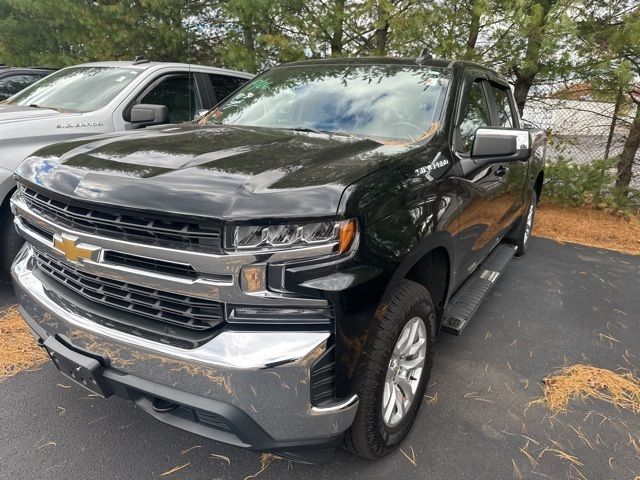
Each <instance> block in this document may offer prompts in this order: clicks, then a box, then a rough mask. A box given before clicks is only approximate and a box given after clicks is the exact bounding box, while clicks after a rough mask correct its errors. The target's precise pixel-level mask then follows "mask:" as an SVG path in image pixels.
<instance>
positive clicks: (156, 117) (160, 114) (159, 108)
mask: <svg viewBox="0 0 640 480" xmlns="http://www.w3.org/2000/svg"><path fill="white" fill-rule="evenodd" d="M131 123H132V125H133V127H134V128H142V127H148V126H150V125H162V124H163V123H169V109H168V108H167V107H166V106H165V105H151V104H145V103H139V104H138V105H134V106H133V108H132V109H131Z"/></svg>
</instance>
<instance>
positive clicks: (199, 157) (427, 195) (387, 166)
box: [17, 59, 544, 397]
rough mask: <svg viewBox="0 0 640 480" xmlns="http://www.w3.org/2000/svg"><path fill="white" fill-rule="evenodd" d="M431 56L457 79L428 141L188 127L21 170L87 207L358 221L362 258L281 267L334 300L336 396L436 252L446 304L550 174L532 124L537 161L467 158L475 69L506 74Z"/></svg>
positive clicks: (48, 158) (69, 149) (295, 287)
mask: <svg viewBox="0 0 640 480" xmlns="http://www.w3.org/2000/svg"><path fill="white" fill-rule="evenodd" d="M347 61H349V60H344V59H343V60H328V61H326V62H327V63H330V62H336V63H344V62H347ZM350 61H358V62H361V63H364V64H367V63H375V64H380V63H384V62H387V61H388V62H390V63H398V62H409V61H408V60H388V59H364V60H350ZM425 65H436V66H439V67H443V66H448V68H450V71H451V81H450V84H449V89H448V94H447V98H446V100H445V105H444V108H443V111H442V114H441V117H440V119H439V121H438V123H437V125H436V128H434V133H433V135H431V136H430V137H428V138H426V139H425V140H423V141H420V142H418V143H413V144H404V145H397V144H394V145H383V144H380V143H377V142H374V141H372V140H364V139H358V138H349V137H339V136H329V135H324V134H314V133H304V132H294V131H286V130H278V129H266V128H253V127H238V126H212V125H207V126H198V125H185V126H180V127H169V128H157V129H147V130H145V131H144V132H140V133H133V134H123V135H108V136H100V137H94V138H84V139H82V140H74V141H70V142H65V143H60V144H57V145H53V146H50V147H47V148H45V149H43V150H40V151H38V152H36V154H34V155H33V156H31V157H30V158H28V159H27V160H26V161H25V162H24V163H23V164H22V165H21V166H20V167H19V168H18V170H17V175H18V176H19V177H21V178H22V181H24V182H26V183H31V184H34V185H37V186H39V187H41V188H44V189H47V190H52V191H54V192H57V193H58V194H61V195H64V196H67V197H74V198H76V199H82V200H84V201H87V202H97V203H101V204H106V205H109V206H110V207H113V206H121V207H126V208H134V209H140V210H150V211H155V212H162V213H164V214H170V215H184V216H195V217H207V218H215V219H219V220H222V221H224V222H227V223H233V222H250V223H251V222H254V223H263V222H269V223H276V222H280V221H282V220H285V221H301V220H303V221H304V220H310V221H314V220H317V219H319V218H327V219H329V218H338V219H347V218H356V219H357V220H358V224H359V231H360V237H359V245H358V248H357V250H356V251H355V252H354V253H353V254H352V255H347V256H345V257H341V258H340V259H335V260H327V259H326V258H325V259H323V260H316V261H305V262H298V263H294V264H286V265H280V266H272V267H270V268H272V269H277V271H278V275H280V274H281V273H282V269H284V270H285V275H284V278H285V284H286V289H287V290H289V291H293V292H296V293H299V294H304V295H308V296H312V297H322V298H326V299H328V300H330V301H331V302H332V303H333V305H334V308H335V318H336V331H335V342H336V357H337V358H336V360H337V396H338V397H344V396H347V395H348V394H351V393H354V392H357V390H358V385H359V373H360V371H361V369H362V365H363V361H365V360H366V352H367V344H368V341H369V334H370V333H371V332H372V331H373V329H375V326H376V322H377V319H378V317H379V316H380V315H381V314H382V313H383V312H384V306H385V305H386V303H387V302H388V301H389V299H390V298H391V296H392V294H393V292H394V290H395V288H396V287H397V285H398V283H399V282H400V281H401V280H402V279H403V278H404V277H405V275H406V274H407V272H409V270H410V269H411V268H412V267H413V266H414V265H415V264H416V263H417V262H418V261H419V260H420V259H422V258H423V257H424V255H425V254H427V253H428V252H430V251H432V250H434V249H436V248H438V249H440V250H442V251H445V252H446V258H447V262H448V270H449V271H448V275H447V278H446V289H445V297H444V298H443V299H434V300H435V301H436V302H438V303H441V305H444V304H445V303H446V300H447V298H448V297H449V296H450V295H451V294H452V293H453V292H454V291H455V289H456V288H457V287H458V286H459V285H460V284H461V283H462V282H463V281H464V280H465V279H466V278H467V277H468V276H469V275H470V273H471V272H472V271H473V268H474V266H475V265H477V264H478V263H479V262H480V261H481V260H482V259H483V258H484V257H485V256H486V255H488V254H489V253H490V251H491V249H492V248H493V247H494V246H495V245H496V243H497V242H498V241H499V240H500V239H501V238H502V237H503V236H504V235H505V234H506V233H507V232H508V231H509V230H510V229H511V228H512V226H513V225H514V224H516V223H517V222H518V221H519V219H520V218H521V217H522V215H523V213H524V209H525V204H526V201H527V196H528V195H530V192H531V191H533V186H534V182H535V181H536V179H537V178H538V175H539V173H540V172H541V171H542V169H543V155H544V138H543V137H544V135H543V134H541V133H540V132H532V137H534V138H533V139H534V149H533V154H532V157H531V158H530V159H528V160H526V161H522V162H509V168H510V173H509V175H507V176H506V177H504V178H498V177H496V170H497V169H498V168H499V167H500V165H501V164H500V163H491V164H484V165H483V164H475V163H474V162H473V160H471V159H469V158H461V157H460V156H459V155H458V154H457V153H456V152H455V151H454V149H453V148H452V130H453V127H454V125H455V124H456V121H457V119H458V117H459V116H460V111H461V105H462V104H463V102H464V95H463V92H464V88H465V85H466V84H467V83H468V82H469V79H470V78H471V79H473V78H475V76H476V75H481V76H482V77H483V78H487V79H491V80H492V81H496V82H500V83H501V84H506V82H504V80H502V79H500V78H499V77H498V76H497V75H496V74H495V73H493V72H491V71H489V70H487V69H485V68H483V67H480V66H478V65H475V64H470V63H465V62H454V63H451V64H449V63H448V62H444V61H441V60H435V61H432V62H426V63H425ZM258 78H259V77H258ZM272 271H274V272H275V271H276V270H272Z"/></svg>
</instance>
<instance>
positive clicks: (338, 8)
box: [329, 0, 345, 57]
mask: <svg viewBox="0 0 640 480" xmlns="http://www.w3.org/2000/svg"><path fill="white" fill-rule="evenodd" d="M344 2H345V0H336V3H335V5H334V6H333V32H332V36H331V40H330V42H329V43H330V45H331V56H332V57H333V56H340V55H342V47H343V45H342V41H343V40H342V39H343V36H344Z"/></svg>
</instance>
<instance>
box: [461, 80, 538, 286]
mask: <svg viewBox="0 0 640 480" xmlns="http://www.w3.org/2000/svg"><path fill="white" fill-rule="evenodd" d="M501 89H505V90H501ZM505 93H506V96H504V95H502V94H505ZM501 95H502V96H501ZM509 95H510V91H509V89H508V86H506V85H498V84H497V83H495V82H492V81H491V80H490V79H489V78H488V77H487V76H486V75H485V74H484V73H482V74H481V73H474V72H471V73H470V75H469V76H468V77H467V78H466V80H465V83H464V87H463V92H462V95H461V98H460V104H459V107H458V114H457V117H456V121H455V124H454V130H453V141H452V148H451V150H452V153H453V156H454V157H455V158H456V159H457V161H458V162H459V167H460V169H459V171H460V172H461V175H460V178H459V183H458V187H459V195H460V213H459V232H458V241H457V252H456V259H457V271H458V272H460V275H458V276H457V277H458V279H459V280H460V282H461V281H462V280H464V279H465V278H466V276H467V275H468V274H470V273H471V272H473V270H474V269H475V268H476V266H477V265H478V264H479V263H480V262H481V261H482V260H483V259H484V258H485V257H486V256H487V255H488V254H489V253H490V252H491V250H492V249H493V247H494V246H495V245H496V244H497V243H498V242H499V241H500V239H501V238H502V236H503V235H504V234H505V233H506V232H507V230H508V229H509V227H510V226H511V224H512V223H513V221H514V220H515V218H516V217H517V215H518V209H519V208H520V207H521V205H522V200H521V197H522V187H523V185H524V173H526V171H525V172H524V173H522V172H521V170H522V168H523V167H524V168H525V169H526V161H525V162H520V164H518V163H519V162H512V161H508V162H507V161H505V162H491V163H484V162H476V161H475V160H474V159H472V158H471V149H472V146H473V142H474V138H475V134H476V131H477V130H478V128H481V127H504V128H514V127H516V128H517V127H518V126H519V125H518V124H517V123H516V122H517V120H518V119H517V116H515V115H513V111H512V106H513V102H512V99H511V98H510V96H509ZM504 99H506V101H507V103H506V104H505V103H504V101H503V100H504ZM505 105H506V106H505ZM519 178H521V180H519Z"/></svg>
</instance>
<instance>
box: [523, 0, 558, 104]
mask: <svg viewBox="0 0 640 480" xmlns="http://www.w3.org/2000/svg"><path fill="white" fill-rule="evenodd" d="M556 1H557V0H538V1H536V2H534V3H533V4H532V5H531V7H533V6H534V5H537V6H539V7H540V8H541V9H542V13H541V15H540V16H539V17H538V18H537V21H536V22H535V24H533V25H531V27H530V28H531V30H530V31H529V32H528V34H527V50H526V52H525V55H524V60H523V62H522V65H523V67H522V68H521V69H519V68H517V67H516V68H514V72H515V74H516V81H515V85H514V92H513V95H514V97H515V100H516V105H517V106H518V112H520V116H522V112H523V110H524V105H525V103H526V102H527V95H528V94H529V90H530V89H531V86H532V85H533V81H534V80H535V78H536V75H537V74H538V72H539V71H540V68H541V65H540V49H541V48H542V41H543V39H544V36H545V33H546V32H545V30H546V28H547V19H548V18H547V17H548V16H549V12H550V11H551V8H552V7H553V5H554V3H555V2H556Z"/></svg>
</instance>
